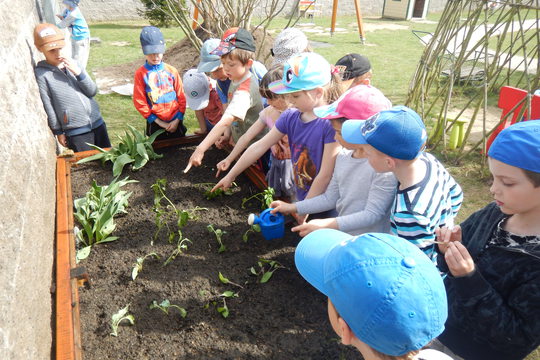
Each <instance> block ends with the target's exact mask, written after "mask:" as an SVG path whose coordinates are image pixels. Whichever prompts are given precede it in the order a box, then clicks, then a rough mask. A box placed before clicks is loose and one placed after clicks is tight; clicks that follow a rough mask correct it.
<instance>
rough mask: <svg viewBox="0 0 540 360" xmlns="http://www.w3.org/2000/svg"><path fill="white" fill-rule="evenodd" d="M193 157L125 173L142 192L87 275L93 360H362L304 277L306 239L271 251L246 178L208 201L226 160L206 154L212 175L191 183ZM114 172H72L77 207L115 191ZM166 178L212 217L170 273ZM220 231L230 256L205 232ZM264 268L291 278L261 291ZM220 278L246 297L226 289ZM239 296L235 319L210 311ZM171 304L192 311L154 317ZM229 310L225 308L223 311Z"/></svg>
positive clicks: (86, 349) (86, 341) (90, 167)
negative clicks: (300, 256) (121, 318)
mask: <svg viewBox="0 0 540 360" xmlns="http://www.w3.org/2000/svg"><path fill="white" fill-rule="evenodd" d="M192 151H193V148H192V147H191V148H172V149H168V150H165V151H164V154H165V157H164V158H162V159H160V160H155V161H153V162H150V163H149V164H148V165H147V166H146V167H145V168H143V169H142V170H141V171H139V172H131V171H126V170H125V171H124V175H129V176H130V178H131V179H136V180H138V181H139V182H138V183H135V184H128V185H127V186H126V187H125V188H126V189H127V190H129V191H132V192H133V194H132V196H131V198H130V201H129V202H130V204H129V207H128V208H127V211H128V214H127V215H123V216H121V217H118V218H117V220H116V222H117V228H116V230H115V232H114V233H113V235H116V236H118V237H119V239H118V240H117V241H115V242H111V243H105V244H99V245H96V246H95V247H94V248H93V250H92V253H91V254H90V256H89V257H88V258H87V259H85V260H83V261H82V262H81V264H80V265H82V266H84V267H86V269H87V271H88V273H89V274H90V278H91V287H90V288H89V289H86V288H81V289H80V292H79V296H80V304H81V306H80V308H81V334H82V335H81V337H82V347H83V356H84V358H85V359H99V360H102V359H137V360H140V359H339V358H351V359H352V358H360V356H359V354H358V353H356V352H355V351H353V350H352V349H349V348H345V347H343V346H342V345H339V344H338V342H337V336H336V335H335V334H334V332H333V331H332V329H331V326H330V324H329V322H328V319H327V313H326V299H325V297H324V296H323V295H321V294H320V293H318V292H317V291H316V290H315V289H314V288H313V287H311V286H310V285H309V284H308V283H307V282H305V281H304V280H303V278H302V277H301V276H300V275H299V274H298V272H297V270H296V268H295V266H294V249H295V246H296V245H297V244H298V241H299V238H298V237H297V236H296V235H295V234H293V233H291V231H290V230H289V229H287V230H286V235H285V237H284V238H283V239H279V240H272V241H267V240H265V239H264V238H263V237H262V235H261V234H259V233H257V234H251V236H250V238H249V240H248V242H247V243H245V242H243V241H242V235H243V233H244V232H245V231H246V230H247V229H248V227H249V226H248V225H247V223H246V219H247V217H248V214H249V213H250V212H257V213H258V212H260V211H261V209H260V208H259V206H260V204H256V203H253V204H251V206H250V207H248V208H247V209H242V208H241V207H240V205H241V202H242V199H243V198H244V197H246V196H248V195H250V194H253V193H257V192H258V190H257V189H256V188H255V187H254V186H253V185H252V184H251V183H250V182H249V179H247V177H244V176H241V177H239V178H238V179H237V184H238V186H239V189H238V191H237V192H236V193H234V194H233V195H230V196H223V197H219V198H216V199H213V200H207V199H206V198H205V197H204V195H203V194H202V193H201V191H200V190H199V189H198V187H197V186H195V185H194V184H198V183H203V182H209V181H210V182H212V181H215V178H214V174H215V169H214V167H215V164H216V163H217V162H218V161H219V160H221V159H222V158H223V157H224V154H223V153H222V152H220V151H219V150H210V151H208V152H207V154H206V156H205V159H204V163H205V164H206V165H204V166H201V167H199V168H194V169H192V170H191V171H190V172H189V173H188V174H183V173H182V169H183V168H184V165H185V164H186V162H187V159H188V157H189V156H190V154H191V152H192ZM111 173H112V171H111V167H110V166H105V167H102V166H101V165H100V164H99V163H89V164H85V165H81V166H76V167H74V168H73V169H72V184H73V198H74V199H75V198H77V197H81V196H83V195H84V193H85V192H86V191H88V189H89V187H90V184H91V181H92V180H93V179H96V181H97V183H98V184H99V185H105V184H108V183H109V182H110V181H111V179H112V175H111ZM159 178H166V179H167V181H168V185H167V195H168V196H169V198H170V199H171V200H172V201H173V202H174V203H175V204H176V206H177V207H178V208H179V209H192V208H194V207H195V206H200V207H206V208H208V211H203V212H201V213H200V219H199V220H190V222H189V223H188V224H187V226H186V227H185V228H184V229H183V232H184V236H185V237H187V238H189V239H190V240H191V241H192V243H191V244H189V249H187V250H186V251H185V253H183V254H180V255H179V256H178V257H177V258H176V259H175V260H174V261H172V263H170V264H169V265H167V266H163V263H164V261H165V260H166V259H167V257H168V256H169V255H170V254H171V252H172V251H173V250H174V248H175V244H169V243H168V241H167V236H166V234H165V233H163V234H162V236H161V238H160V239H159V240H157V241H156V242H155V243H154V244H153V245H151V240H152V237H153V235H154V232H155V230H156V226H155V224H154V216H155V215H154V213H153V211H152V205H153V197H154V196H153V191H152V190H151V188H150V186H151V185H152V184H153V183H155V182H156V180H157V179H159ZM208 224H213V225H214V227H216V228H219V229H222V230H224V231H226V232H227V233H226V234H225V235H224V238H223V242H224V243H225V245H226V247H227V251H225V252H223V253H221V254H218V244H217V242H216V238H215V236H214V235H213V234H211V233H209V232H208V230H207V228H206V226H207V225H208ZM151 252H156V253H157V254H159V256H160V259H159V260H158V259H154V258H147V260H146V261H145V262H144V268H143V270H142V272H141V273H140V274H139V276H138V278H137V279H136V280H135V281H133V280H132V279H131V272H132V268H133V265H134V263H135V262H136V259H137V258H139V257H143V256H144V255H146V254H149V253H151ZM260 258H264V259H272V260H277V261H278V262H279V263H280V264H282V265H283V266H284V267H285V269H279V270H277V271H276V272H275V273H274V275H273V277H272V278H271V279H270V280H269V282H267V283H264V284H261V283H259V282H258V278H257V277H256V276H253V275H251V274H250V268H251V267H255V268H258V265H257V261H258V259H260ZM219 272H221V273H222V274H223V275H224V276H225V277H227V278H228V279H230V280H231V281H233V282H235V283H237V284H241V285H242V286H243V289H240V288H237V287H235V286H232V285H230V284H227V285H225V284H222V283H221V282H220V281H219V279H218V273H219ZM227 290H232V291H235V292H238V297H236V298H232V299H227V306H228V308H229V311H230V315H229V316H228V318H223V317H222V316H221V314H219V313H218V312H217V310H216V307H215V306H214V305H213V304H212V301H213V300H216V299H217V296H218V295H219V294H221V293H223V292H224V291H227ZM165 299H168V300H169V301H170V302H171V303H172V304H175V305H178V306H181V307H183V308H185V309H186V310H187V316H186V318H182V317H181V316H180V315H179V312H178V311H177V310H176V309H171V310H170V313H169V314H168V315H167V314H165V313H163V312H161V311H159V310H157V309H153V310H151V309H149V305H150V304H151V303H152V301H154V300H156V301H157V302H158V303H160V302H161V301H163V300H165ZM220 303H221V301H218V304H220ZM128 304H130V313H131V314H133V315H134V317H135V325H133V326H129V325H127V322H126V323H123V325H121V326H120V327H119V329H118V337H114V336H111V335H110V333H111V326H110V323H111V316H112V315H113V314H115V313H116V312H118V310H120V309H122V308H123V307H125V306H126V305H128Z"/></svg>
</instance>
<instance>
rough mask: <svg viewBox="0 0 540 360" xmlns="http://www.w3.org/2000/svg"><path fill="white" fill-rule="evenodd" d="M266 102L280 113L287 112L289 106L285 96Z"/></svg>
mask: <svg viewBox="0 0 540 360" xmlns="http://www.w3.org/2000/svg"><path fill="white" fill-rule="evenodd" d="M266 102H268V105H270V106H272V107H273V108H275V109H276V110H279V111H284V110H287V107H288V106H289V104H288V103H287V101H285V98H284V97H283V96H276V97H274V98H273V99H266Z"/></svg>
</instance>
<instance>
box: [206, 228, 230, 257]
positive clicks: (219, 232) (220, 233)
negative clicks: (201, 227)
mask: <svg viewBox="0 0 540 360" xmlns="http://www.w3.org/2000/svg"><path fill="white" fill-rule="evenodd" d="M206 228H207V229H208V231H210V232H211V233H213V234H214V235H215V236H216V240H217V242H218V244H219V249H218V253H222V252H224V251H226V250H227V248H226V247H225V244H223V240H222V237H223V235H224V234H226V233H227V232H226V231H223V230H221V229H216V228H214V225H212V224H210V225H208V226H207V227H206Z"/></svg>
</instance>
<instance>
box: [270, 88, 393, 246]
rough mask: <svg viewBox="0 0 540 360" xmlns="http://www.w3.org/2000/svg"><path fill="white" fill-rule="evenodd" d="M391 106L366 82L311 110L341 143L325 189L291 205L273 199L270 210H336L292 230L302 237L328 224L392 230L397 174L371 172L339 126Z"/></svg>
mask: <svg viewBox="0 0 540 360" xmlns="http://www.w3.org/2000/svg"><path fill="white" fill-rule="evenodd" d="M391 107H392V105H391V103H390V101H389V100H388V99H387V98H386V97H385V96H384V95H383V94H382V93H381V92H380V91H379V90H377V89H375V88H374V87H371V86H369V85H359V86H356V87H354V88H352V89H350V90H349V91H347V92H346V93H345V94H343V95H342V96H341V97H340V98H339V99H338V100H337V101H336V102H334V103H333V104H331V105H328V106H323V107H319V108H315V110H314V112H315V115H317V116H319V117H320V118H323V119H330V122H331V123H332V127H333V128H334V130H335V131H336V140H337V142H338V143H339V144H340V145H341V146H343V149H342V150H341V151H340V153H339V154H338V156H337V159H336V166H335V168H334V175H333V176H332V180H331V181H330V184H329V185H328V188H327V189H326V191H325V192H324V194H321V195H319V196H316V197H312V198H311V199H305V200H302V201H299V202H297V203H294V204H288V203H286V202H283V201H274V202H273V203H272V204H271V205H270V207H272V208H274V210H273V211H272V212H276V211H279V212H280V213H283V214H289V213H293V212H297V213H298V214H299V215H303V214H314V213H321V212H325V211H328V210H332V209H336V210H337V212H338V216H337V217H331V218H325V219H313V220H310V221H309V222H306V223H303V224H301V225H298V226H296V227H294V228H292V231H297V232H298V233H299V234H300V236H302V237H303V236H306V235H307V234H309V233H310V232H312V231H314V230H317V229H321V228H331V229H338V230H341V231H344V232H348V233H350V234H353V235H359V234H363V233H366V232H389V231H390V221H389V220H388V219H389V218H390V205H391V204H392V200H394V197H395V192H396V178H395V177H394V175H393V174H391V173H383V174H378V173H376V172H375V170H373V168H372V167H371V165H369V162H368V160H367V158H366V155H365V153H364V150H363V146H365V145H356V147H355V148H353V147H352V146H351V144H348V143H347V142H345V141H343V138H342V137H341V126H342V124H343V123H344V122H345V121H346V120H347V119H367V118H369V117H370V116H372V115H374V114H376V113H377V112H379V111H381V110H387V109H390V108H391Z"/></svg>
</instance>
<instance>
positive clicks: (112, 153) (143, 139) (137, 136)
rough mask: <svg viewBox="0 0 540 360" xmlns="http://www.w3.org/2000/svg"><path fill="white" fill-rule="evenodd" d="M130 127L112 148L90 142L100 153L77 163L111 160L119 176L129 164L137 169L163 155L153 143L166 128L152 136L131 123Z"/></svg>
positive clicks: (115, 174)
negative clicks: (155, 149)
mask: <svg viewBox="0 0 540 360" xmlns="http://www.w3.org/2000/svg"><path fill="white" fill-rule="evenodd" d="M128 128H129V132H128V131H126V132H125V133H124V137H120V136H119V137H118V138H119V143H118V145H115V146H113V147H112V148H111V149H110V150H105V149H102V148H100V147H99V146H96V145H92V144H89V145H90V146H91V147H93V148H94V149H96V150H98V151H99V153H97V154H96V155H92V156H89V157H87V158H84V159H82V160H79V161H78V162H77V164H82V163H85V162H89V161H94V160H101V163H105V162H107V161H110V162H112V163H113V176H119V175H120V174H122V170H123V169H124V166H126V165H127V164H133V165H132V166H131V169H132V170H133V171H136V170H139V169H141V168H142V167H143V166H144V165H146V163H147V162H148V161H149V160H154V159H159V158H161V157H163V155H160V154H157V153H156V152H155V151H154V148H153V147H152V143H153V142H154V140H156V137H158V136H159V135H160V134H162V133H164V132H165V130H164V129H160V130H158V131H156V132H155V133H153V134H152V135H151V136H146V135H144V134H143V133H141V132H140V131H138V130H137V129H135V128H134V127H133V126H131V125H129V124H128Z"/></svg>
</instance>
